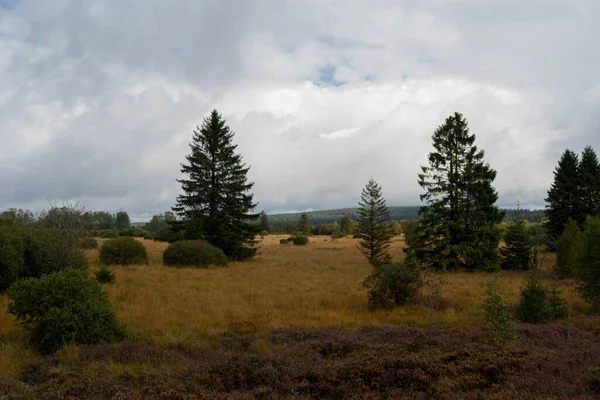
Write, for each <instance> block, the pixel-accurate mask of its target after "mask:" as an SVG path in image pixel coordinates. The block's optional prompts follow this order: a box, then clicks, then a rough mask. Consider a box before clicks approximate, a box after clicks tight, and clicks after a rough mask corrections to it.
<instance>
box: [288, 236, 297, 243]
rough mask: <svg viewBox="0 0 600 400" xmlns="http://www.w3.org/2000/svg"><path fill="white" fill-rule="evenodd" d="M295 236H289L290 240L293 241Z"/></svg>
mask: <svg viewBox="0 0 600 400" xmlns="http://www.w3.org/2000/svg"><path fill="white" fill-rule="evenodd" d="M294 238H295V236H290V237H289V238H287V241H288V242H293V241H294Z"/></svg>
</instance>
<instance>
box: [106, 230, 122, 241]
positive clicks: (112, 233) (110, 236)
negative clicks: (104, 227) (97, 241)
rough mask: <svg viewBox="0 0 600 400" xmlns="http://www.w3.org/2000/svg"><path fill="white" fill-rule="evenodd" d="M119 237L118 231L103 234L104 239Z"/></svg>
mask: <svg viewBox="0 0 600 400" xmlns="http://www.w3.org/2000/svg"><path fill="white" fill-rule="evenodd" d="M118 237H119V232H117V231H105V232H103V233H102V238H103V239H116V238H118Z"/></svg>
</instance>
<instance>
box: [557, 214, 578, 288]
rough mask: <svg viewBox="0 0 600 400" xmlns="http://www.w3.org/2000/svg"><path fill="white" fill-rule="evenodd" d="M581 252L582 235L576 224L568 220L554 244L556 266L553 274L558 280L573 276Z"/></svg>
mask: <svg viewBox="0 0 600 400" xmlns="http://www.w3.org/2000/svg"><path fill="white" fill-rule="evenodd" d="M582 251H583V233H582V232H581V231H580V230H579V227H578V226H577V222H575V221H574V220H572V219H569V222H567V224H566V225H565V230H564V231H563V233H562V235H560V238H559V239H558V241H557V242H556V264H555V266H554V272H556V274H557V275H558V277H559V278H567V277H571V276H575V275H576V273H577V270H578V269H579V263H580V259H581V256H582Z"/></svg>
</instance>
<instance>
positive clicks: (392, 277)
mask: <svg viewBox="0 0 600 400" xmlns="http://www.w3.org/2000/svg"><path fill="white" fill-rule="evenodd" d="M363 286H365V287H366V288H368V289H370V290H369V306H371V308H372V309H384V310H391V309H392V308H394V307H395V306H401V305H403V304H405V303H406V302H407V301H408V300H410V299H414V298H416V297H417V296H418V295H419V290H420V289H421V287H422V286H423V278H422V276H421V267H420V266H419V265H418V264H416V263H415V262H410V261H405V262H401V263H393V262H383V263H378V264H377V265H375V266H374V269H373V273H372V274H371V275H369V276H368V277H367V278H366V279H365V280H364V282H363Z"/></svg>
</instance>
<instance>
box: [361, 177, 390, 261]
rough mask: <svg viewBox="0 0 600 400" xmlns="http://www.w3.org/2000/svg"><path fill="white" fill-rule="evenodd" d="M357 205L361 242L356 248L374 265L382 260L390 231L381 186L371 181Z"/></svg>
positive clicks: (388, 216) (388, 243)
mask: <svg viewBox="0 0 600 400" xmlns="http://www.w3.org/2000/svg"><path fill="white" fill-rule="evenodd" d="M358 205H359V209H358V231H359V232H360V239H361V240H360V242H359V243H358V246H357V247H358V249H359V250H360V252H361V253H362V254H363V255H364V256H365V257H367V259H368V260H369V262H370V263H371V264H373V265H375V264H376V263H377V262H379V261H382V260H383V256H384V254H385V253H386V252H387V249H388V248H389V247H390V242H391V240H392V231H391V229H390V227H389V225H388V222H389V221H390V214H389V211H388V209H387V207H386V205H385V199H384V198H383V195H382V194H381V186H379V184H378V183H377V182H375V181H374V180H373V179H370V180H369V182H367V185H366V186H365V188H364V189H363V190H362V192H361V194H360V201H359V202H358Z"/></svg>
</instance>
